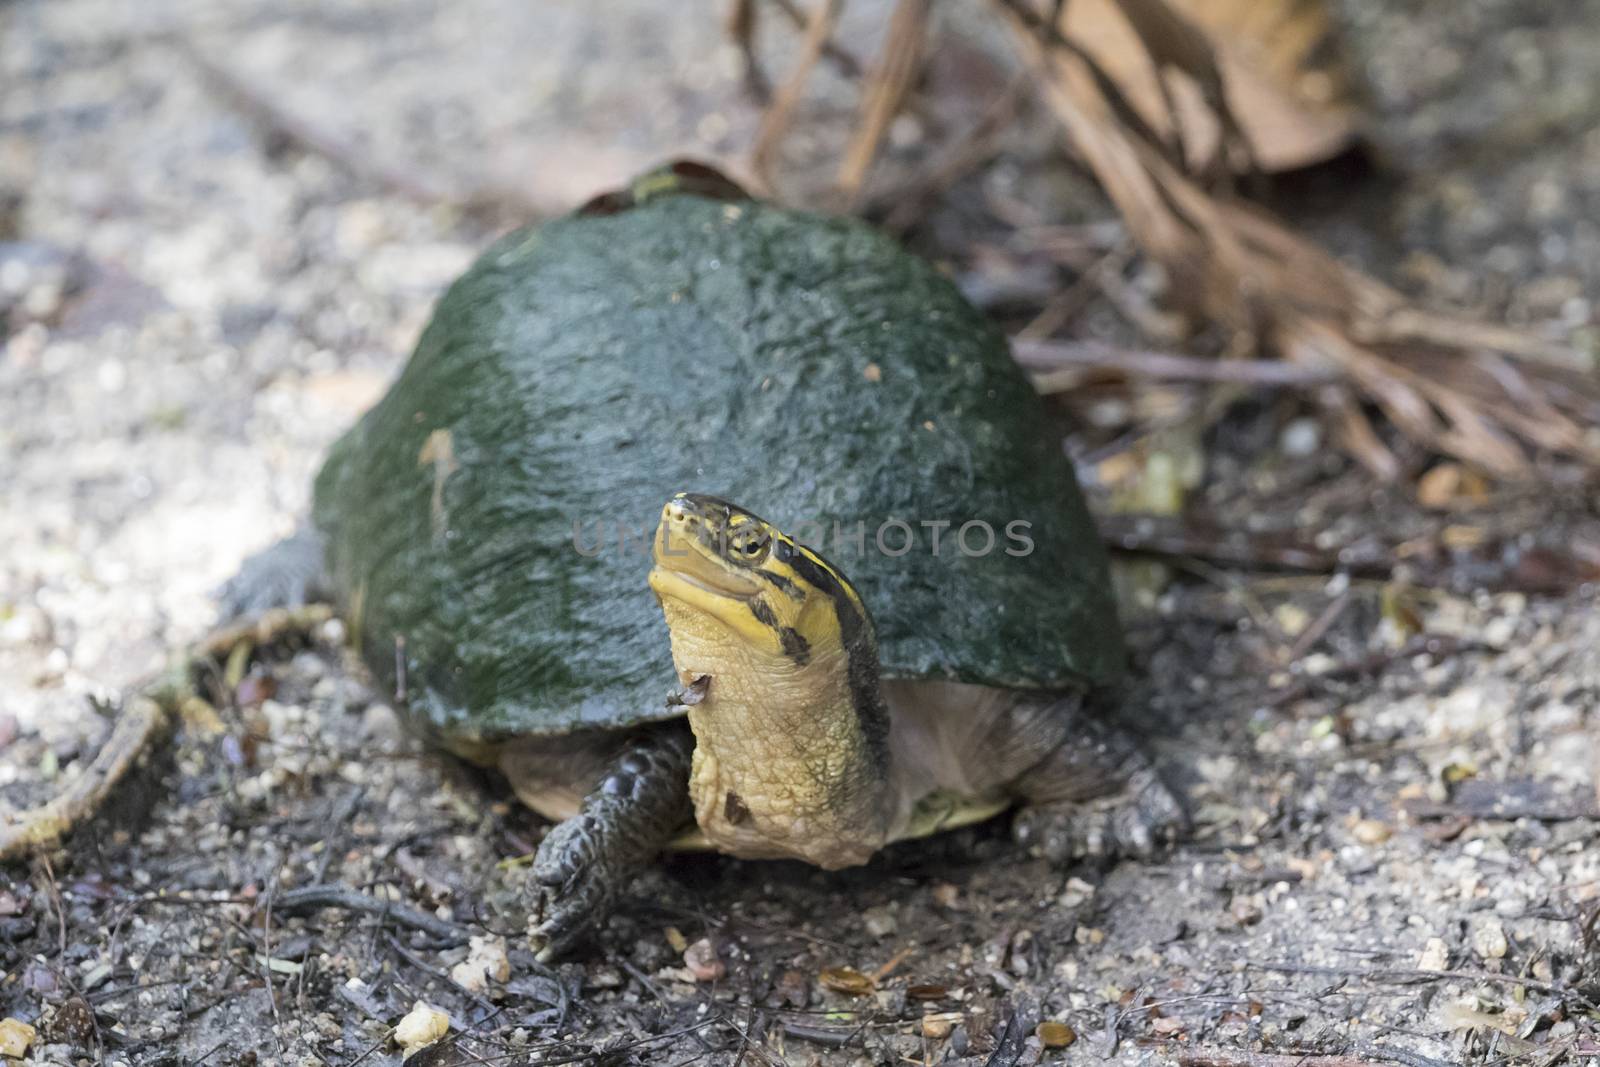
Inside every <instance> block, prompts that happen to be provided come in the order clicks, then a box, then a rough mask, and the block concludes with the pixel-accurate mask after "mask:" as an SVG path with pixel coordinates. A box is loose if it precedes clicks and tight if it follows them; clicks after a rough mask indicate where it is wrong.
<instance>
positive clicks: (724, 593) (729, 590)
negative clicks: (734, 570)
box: [651, 562, 759, 600]
mask: <svg viewBox="0 0 1600 1067" xmlns="http://www.w3.org/2000/svg"><path fill="white" fill-rule="evenodd" d="M651 578H652V579H653V581H652V583H651V584H653V585H656V586H657V587H658V588H660V587H661V586H663V585H665V586H666V587H667V589H666V590H665V591H669V592H670V591H671V586H672V585H673V584H676V585H678V587H679V588H680V589H682V590H683V591H685V592H689V591H693V592H698V593H704V594H710V595H711V596H715V597H722V598H724V599H727V600H749V599H750V598H751V597H753V596H755V595H756V593H757V592H759V590H758V589H757V588H756V587H755V585H754V584H752V583H749V582H742V581H739V580H738V579H736V578H734V577H733V576H732V575H727V574H706V573H704V572H703V571H698V570H695V571H691V570H687V569H685V568H682V567H678V566H667V565H663V564H661V563H659V562H658V563H657V564H656V567H655V571H654V573H653V574H651ZM680 599H681V598H680Z"/></svg>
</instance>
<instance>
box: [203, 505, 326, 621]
mask: <svg viewBox="0 0 1600 1067" xmlns="http://www.w3.org/2000/svg"><path fill="white" fill-rule="evenodd" d="M326 548H327V546H326V544H325V543H324V541H323V539H322V535H321V534H319V533H317V531H316V530H314V529H312V528H311V527H310V526H309V525H307V524H302V525H301V526H300V528H299V529H297V530H296V531H295V532H294V533H293V534H290V535H289V536H288V537H286V538H284V539H283V540H282V541H279V542H278V543H277V544H275V545H270V546H268V547H267V548H264V549H262V550H261V551H260V552H257V553H256V554H255V555H253V556H250V557H249V558H248V559H246V560H245V561H244V563H243V564H241V565H240V567H239V573H238V574H236V575H234V576H233V577H232V578H230V579H229V580H228V581H227V582H225V583H223V585H222V587H221V588H220V589H218V590H217V594H216V599H217V605H218V614H219V615H220V616H221V617H222V618H224V619H237V618H242V617H244V616H255V615H259V614H261V613H262V612H264V611H267V610H269V609H271V608H298V607H301V606H303V605H305V604H310V603H313V602H315V601H320V600H326V599H328V597H329V594H330V592H331V588H330V586H331V583H330V582H329V581H328V577H327V562H326Z"/></svg>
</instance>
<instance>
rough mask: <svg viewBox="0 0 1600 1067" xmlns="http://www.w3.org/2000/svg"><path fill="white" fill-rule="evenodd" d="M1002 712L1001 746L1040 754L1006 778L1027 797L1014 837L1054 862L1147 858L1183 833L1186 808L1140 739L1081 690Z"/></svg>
mask: <svg viewBox="0 0 1600 1067" xmlns="http://www.w3.org/2000/svg"><path fill="white" fill-rule="evenodd" d="M1005 719H1006V720H1007V721H1005V722H1004V723H1002V724H1001V725H999V726H998V727H997V733H998V734H999V735H1000V736H998V737H997V738H996V741H997V743H998V744H999V745H1000V746H1001V748H1002V750H1004V749H1005V748H1007V747H1009V748H1011V749H1013V750H1015V749H1017V748H1018V747H1020V746H1023V745H1028V744H1030V743H1031V744H1032V745H1034V746H1037V747H1033V748H1032V749H1031V751H1033V752H1038V751H1041V749H1043V750H1044V753H1045V754H1044V755H1043V757H1042V758H1040V759H1037V760H1036V761H1035V762H1034V763H1033V764H1032V766H1030V767H1028V768H1027V769H1026V770H1025V771H1023V772H1022V773H1021V774H1019V775H1017V777H1016V778H1015V779H1014V780H1013V781H1012V784H1011V789H1012V792H1013V793H1014V795H1016V796H1017V797H1018V798H1019V799H1021V800H1023V801H1024V802H1026V804H1027V806H1026V807H1025V808H1024V809H1023V810H1022V811H1020V812H1018V813H1017V815H1016V818H1015V820H1014V822H1013V823H1012V836H1013V837H1014V838H1015V839H1016V840H1017V842H1018V843H1020V844H1022V845H1024V846H1025V847H1027V848H1028V849H1029V851H1030V852H1033V853H1035V854H1037V855H1041V856H1043V857H1045V858H1046V859H1049V860H1051V861H1052V862H1055V863H1067V862H1071V861H1075V860H1085V859H1110V858H1115V857H1118V856H1134V857H1145V856H1149V855H1151V854H1152V853H1153V852H1155V851H1156V850H1157V849H1158V848H1161V847H1163V846H1165V845H1169V844H1171V843H1173V842H1175V841H1177V840H1180V839H1181V838H1183V837H1185V836H1187V835H1188V832H1189V830H1190V821H1189V813H1188V810H1187V808H1186V807H1185V805H1184V802H1183V800H1182V799H1181V798H1180V796H1179V794H1178V793H1177V791H1176V790H1174V789H1173V788H1172V786H1171V785H1170V784H1169V783H1168V782H1167V781H1166V780H1165V779H1164V778H1163V777H1162V775H1161V772H1160V771H1159V769H1158V768H1157V767H1156V765H1155V763H1154V762H1153V761H1152V760H1151V758H1150V756H1149V754H1148V753H1147V752H1146V751H1145V749H1144V746H1143V745H1141V744H1140V743H1139V741H1138V739H1136V738H1135V737H1134V736H1133V735H1132V734H1130V733H1129V732H1128V731H1127V730H1125V729H1123V728H1121V727H1120V726H1118V725H1117V724H1115V723H1114V722H1110V721H1108V720H1107V719H1106V718H1104V717H1103V716H1102V715H1099V714H1096V713H1095V712H1094V711H1092V710H1090V709H1089V708H1087V707H1085V704H1084V701H1083V699H1082V698H1081V697H1078V696H1076V695H1067V696H1063V697H1061V698H1059V699H1058V700H1056V701H1055V702H1053V703H1048V704H1046V703H1043V702H1039V703H1035V702H1031V701H1030V702H1021V703H1019V704H1018V705H1017V706H1016V707H1015V708H1014V709H1013V710H1012V713H1011V714H1010V715H1009V716H1006V717H1005ZM1051 735H1054V736H1053V739H1052V736H1051Z"/></svg>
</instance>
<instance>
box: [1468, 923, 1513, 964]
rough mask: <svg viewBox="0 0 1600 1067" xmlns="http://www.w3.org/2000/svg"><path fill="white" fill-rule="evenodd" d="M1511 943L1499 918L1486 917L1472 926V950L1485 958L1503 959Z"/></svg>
mask: <svg viewBox="0 0 1600 1067" xmlns="http://www.w3.org/2000/svg"><path fill="white" fill-rule="evenodd" d="M1510 949H1511V944H1510V942H1509V941H1507V940H1506V928H1505V927H1504V926H1501V925H1500V920H1499V919H1488V920H1486V921H1484V922H1482V923H1479V924H1478V925H1476V926H1474V927H1473V928H1472V951H1474V952H1476V953H1477V954H1478V956H1479V957H1480V958H1482V959H1486V960H1501V959H1505V956H1506V953H1507V952H1508V951H1510Z"/></svg>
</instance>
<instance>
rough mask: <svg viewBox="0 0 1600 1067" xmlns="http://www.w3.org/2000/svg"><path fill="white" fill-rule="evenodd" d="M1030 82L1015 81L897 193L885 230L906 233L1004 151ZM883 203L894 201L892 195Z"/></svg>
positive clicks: (1022, 79) (885, 223)
mask: <svg viewBox="0 0 1600 1067" xmlns="http://www.w3.org/2000/svg"><path fill="white" fill-rule="evenodd" d="M1025 86H1026V79H1024V78H1022V77H1020V76H1019V77H1016V78H1013V79H1011V81H1010V83H1009V84H1008V85H1007V86H1006V87H1005V89H1004V91H1002V92H1001V93H1000V95H999V96H997V97H995V99H994V100H993V101H992V102H991V103H990V104H989V106H988V107H986V108H985V109H984V112H983V114H982V115H980V116H979V117H978V120H977V121H976V122H974V123H973V124H972V126H971V127H970V128H969V129H968V130H967V131H966V132H965V133H963V134H961V135H960V136H959V137H956V138H955V139H954V140H953V141H951V142H950V144H949V145H948V146H947V147H945V148H944V149H942V150H941V151H940V153H939V156H938V158H937V159H936V160H935V161H934V163H933V164H932V166H930V167H929V168H928V169H927V172H926V173H925V174H923V175H922V176H921V177H919V178H917V179H916V180H915V181H913V182H911V183H910V184H909V185H907V186H903V187H901V188H899V189H896V190H894V192H893V197H892V203H893V205H894V206H893V207H892V208H891V209H890V210H889V214H888V216H887V217H886V218H885V219H884V220H883V228H884V229H885V230H888V231H889V232H890V233H902V232H904V231H905V230H906V229H908V228H909V227H910V226H911V225H912V224H914V223H915V222H916V221H917V219H918V218H920V217H921V215H922V213H923V211H924V209H925V208H926V207H927V205H928V202H929V201H930V200H932V199H933V198H934V197H937V196H939V195H941V194H942V193H944V191H945V190H947V189H949V188H950V187H951V186H952V185H954V184H955V183H956V182H958V181H960V180H961V179H962V178H964V177H965V176H966V175H968V174H970V173H972V172H973V171H974V170H976V169H978V168H979V167H981V166H983V164H984V163H986V162H988V161H989V160H990V159H992V158H993V157H994V156H995V154H996V153H998V152H999V151H1000V138H1001V136H1002V135H1003V134H1004V133H1005V131H1006V128H1007V127H1008V126H1010V125H1011V123H1012V121H1013V120H1014V119H1015V118H1016V115H1017V106H1018V104H1019V103H1020V102H1021V100H1022V94H1023V89H1024V88H1025ZM880 199H881V202H883V203H885V204H888V203H890V202H891V200H890V197H889V196H883V197H881V198H880Z"/></svg>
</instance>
